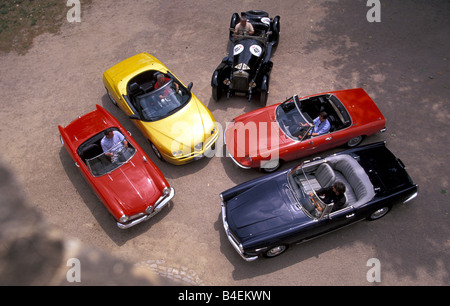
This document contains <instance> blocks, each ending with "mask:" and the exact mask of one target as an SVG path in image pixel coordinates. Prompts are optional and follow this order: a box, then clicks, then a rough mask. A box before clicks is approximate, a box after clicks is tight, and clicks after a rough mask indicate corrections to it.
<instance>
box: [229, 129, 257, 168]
mask: <svg viewBox="0 0 450 306" xmlns="http://www.w3.org/2000/svg"><path fill="white" fill-rule="evenodd" d="M227 129H228V126H226V127H225V130H224V131H223V144H224V145H225V156H228V157H231V160H232V161H233V162H234V163H235V164H236V165H237V166H238V167H240V168H242V169H251V167H247V166H243V165H241V164H240V163H238V162H237V160H235V159H234V157H233V155H231V154H230V152H228V148H227V139H226V134H227Z"/></svg>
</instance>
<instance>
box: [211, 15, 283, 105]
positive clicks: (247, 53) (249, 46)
mask: <svg viewBox="0 0 450 306" xmlns="http://www.w3.org/2000/svg"><path fill="white" fill-rule="evenodd" d="M243 17H245V18H246V19H247V22H249V23H250V24H251V25H252V26H253V29H254V33H253V34H252V35H250V34H249V33H243V34H235V32H234V30H235V27H236V25H237V24H239V22H240V20H241V18H243ZM229 31H230V33H229V37H230V41H231V44H230V51H229V54H228V56H227V57H225V58H224V59H223V60H222V62H221V63H220V65H219V66H218V67H217V68H216V70H215V71H214V73H213V75H212V79H211V86H212V96H213V99H214V100H215V101H219V99H220V98H221V96H222V94H226V96H227V98H229V97H230V96H231V95H233V94H240V95H245V96H248V100H249V101H250V100H251V99H252V96H253V95H254V93H255V92H259V93H260V99H259V101H260V104H261V105H262V106H265V105H266V103H267V95H268V93H269V79H270V72H271V70H272V66H273V63H272V61H271V60H270V57H271V56H272V52H273V51H274V49H275V48H276V46H277V44H278V41H279V38H280V16H276V17H274V18H269V14H268V13H266V12H264V11H255V10H252V11H247V12H242V13H241V16H239V15H238V14H237V13H234V14H233V16H232V17H231V21H230V29H229Z"/></svg>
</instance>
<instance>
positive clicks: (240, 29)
mask: <svg viewBox="0 0 450 306" xmlns="http://www.w3.org/2000/svg"><path fill="white" fill-rule="evenodd" d="M247 33H248V34H249V35H253V33H255V30H254V29H253V26H252V24H251V23H250V22H247V17H242V18H241V21H240V22H239V23H238V24H237V25H236V26H235V27H234V34H235V35H236V34H239V35H243V34H247Z"/></svg>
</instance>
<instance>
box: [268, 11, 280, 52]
mask: <svg viewBox="0 0 450 306" xmlns="http://www.w3.org/2000/svg"><path fill="white" fill-rule="evenodd" d="M271 30H272V35H271V39H270V41H272V42H273V43H274V44H273V46H274V47H277V46H278V42H279V41H280V16H276V17H275V18H274V19H273V21H272V29H271Z"/></svg>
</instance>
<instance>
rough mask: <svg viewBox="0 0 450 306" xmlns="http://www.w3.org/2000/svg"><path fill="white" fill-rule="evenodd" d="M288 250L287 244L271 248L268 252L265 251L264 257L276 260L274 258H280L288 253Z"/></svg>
mask: <svg viewBox="0 0 450 306" xmlns="http://www.w3.org/2000/svg"><path fill="white" fill-rule="evenodd" d="M287 249H288V246H287V245H286V244H280V245H276V246H273V247H271V248H270V249H268V250H267V251H265V252H264V253H263V256H264V257H265V258H274V257H277V256H280V255H281V254H283V253H284V252H286V250H287Z"/></svg>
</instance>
